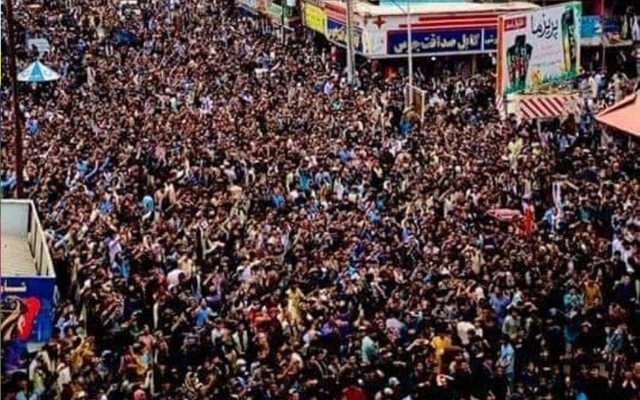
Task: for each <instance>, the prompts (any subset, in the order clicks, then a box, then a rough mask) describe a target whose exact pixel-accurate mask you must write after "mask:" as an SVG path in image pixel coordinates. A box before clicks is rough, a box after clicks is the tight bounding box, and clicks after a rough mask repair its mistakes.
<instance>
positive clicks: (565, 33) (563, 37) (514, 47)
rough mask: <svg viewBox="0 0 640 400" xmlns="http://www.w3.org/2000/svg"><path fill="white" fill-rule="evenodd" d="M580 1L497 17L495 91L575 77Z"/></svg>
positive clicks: (500, 92) (506, 91)
mask: <svg viewBox="0 0 640 400" xmlns="http://www.w3.org/2000/svg"><path fill="white" fill-rule="evenodd" d="M581 18H582V4H581V3H578V2H571V3H565V4H559V5H556V6H552V7H546V8H541V9H539V10H535V11H529V12H526V13H520V14H516V15H508V16H500V17H499V19H498V57H497V58H498V59H497V68H498V71H497V74H496V76H497V87H496V90H497V94H498V95H499V96H504V95H506V94H511V93H519V92H523V91H525V90H529V89H534V88H536V87H539V86H540V85H546V84H552V83H559V82H564V81H567V80H570V79H573V78H575V77H576V76H577V75H578V73H579V70H580V29H581Z"/></svg>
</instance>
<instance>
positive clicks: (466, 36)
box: [387, 28, 497, 56]
mask: <svg viewBox="0 0 640 400" xmlns="http://www.w3.org/2000/svg"><path fill="white" fill-rule="evenodd" d="M407 36H408V35H407V32H406V31H396V32H394V31H390V32H388V34H387V54H389V55H400V54H407V53H408V51H409V43H408V41H407V40H408V39H407ZM411 41H412V42H413V43H412V44H413V47H412V53H413V54H415V55H416V56H431V55H438V54H445V53H446V54H475V53H481V52H485V51H486V52H489V51H495V49H496V45H497V41H496V30H495V29H482V28H478V29H459V30H442V31H434V30H428V31H420V30H414V31H412V32H411Z"/></svg>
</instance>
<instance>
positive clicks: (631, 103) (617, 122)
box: [596, 93, 640, 137]
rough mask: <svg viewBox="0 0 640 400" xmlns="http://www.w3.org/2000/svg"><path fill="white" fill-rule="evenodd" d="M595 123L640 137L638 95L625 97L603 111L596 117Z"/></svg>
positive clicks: (639, 102) (639, 99)
mask: <svg viewBox="0 0 640 400" xmlns="http://www.w3.org/2000/svg"><path fill="white" fill-rule="evenodd" d="M596 121H598V122H600V123H601V124H604V125H607V126H610V127H612V128H614V129H617V130H620V131H623V132H627V133H629V134H631V135H633V136H637V137H640V97H638V93H635V94H632V95H631V96H627V97H626V98H624V99H623V100H621V101H620V102H618V103H616V104H614V105H613V106H611V107H609V108H607V109H605V110H603V111H602V112H600V113H599V114H598V115H597V116H596Z"/></svg>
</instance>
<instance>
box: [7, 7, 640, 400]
mask: <svg viewBox="0 0 640 400" xmlns="http://www.w3.org/2000/svg"><path fill="white" fill-rule="evenodd" d="M36 3H37V4H38V5H39V6H40V7H41V8H40V9H37V8H31V11H29V12H28V13H27V14H26V15H29V16H30V18H27V17H25V18H24V20H21V21H20V23H21V24H23V25H24V33H25V34H26V35H28V36H34V35H45V36H46V37H47V38H48V39H49V41H50V43H51V45H52V46H51V50H50V52H49V53H48V54H43V55H41V56H40V57H41V59H42V60H43V62H45V63H46V64H48V65H50V66H52V67H54V68H56V69H57V70H59V71H60V72H61V74H62V79H61V80H60V82H58V83H56V84H52V85H49V86H42V87H36V88H25V92H24V93H22V97H21V110H22V112H23V113H24V116H23V121H31V122H29V124H28V125H26V126H25V142H26V143H25V144H26V145H25V157H24V159H25V168H24V171H15V170H14V169H13V167H12V166H13V165H14V164H13V162H14V159H15V154H14V153H13V150H12V147H10V146H7V145H6V144H7V143H11V142H12V140H13V138H12V133H11V132H10V131H6V130H5V132H4V133H3V138H2V139H3V146H2V160H3V163H2V183H3V185H2V188H3V191H4V195H5V196H13V195H14V194H15V177H16V174H17V173H22V174H23V175H24V177H25V186H26V192H27V195H28V196H29V197H30V198H31V199H33V200H34V201H35V203H36V205H37V207H38V210H39V212H40V213H41V219H42V221H43V224H44V225H45V229H46V232H47V235H48V237H49V243H50V245H51V250H52V253H53V257H54V260H55V264H56V271H57V273H58V279H59V286H60V290H61V294H62V297H63V301H62V302H61V304H60V306H59V312H58V314H57V321H56V325H57V327H58V329H57V331H56V334H55V335H54V337H53V338H52V340H51V341H50V342H49V343H48V344H47V345H46V346H45V347H44V348H43V349H42V350H41V351H40V352H39V353H38V355H37V356H36V359H37V360H40V361H38V363H40V364H38V365H39V366H40V370H42V371H43V374H44V377H43V378H41V379H40V382H42V384H40V383H39V384H38V385H34V383H33V382H29V383H28V384H25V382H26V381H25V379H24V377H22V376H20V377H19V378H15V379H13V380H11V379H10V377H8V376H7V377H6V379H7V380H9V381H10V382H9V383H7V386H6V388H7V390H9V391H10V393H8V394H7V392H5V390H4V387H3V396H5V395H6V396H10V395H11V393H13V395H14V396H16V395H18V396H23V397H24V398H54V399H55V398H59V399H64V400H67V399H80V398H86V399H136V400H138V399H152V398H154V399H224V400H226V399H256V400H258V399H318V398H321V397H322V398H327V399H329V398H330V399H339V398H345V399H423V398H426V399H471V398H473V399H481V400H485V399H497V400H506V399H508V398H513V399H547V398H549V399H560V398H567V399H569V398H573V397H574V396H576V395H580V396H587V398H589V399H590V400H594V399H599V398H601V396H605V395H606V396H608V395H613V394H619V395H620V396H626V397H624V398H629V399H631V398H637V394H638V392H637V389H636V388H637V387H638V383H639V378H640V373H639V370H638V368H637V367H636V368H635V369H634V368H633V365H634V363H636V362H638V361H640V360H639V354H638V348H639V347H638V342H637V339H636V333H637V331H638V325H637V321H638V319H637V315H636V313H637V311H638V300H639V297H638V277H637V272H638V268H640V266H639V265H638V261H639V255H638V252H637V244H638V227H639V225H640V213H639V212H640V206H639V204H638V197H639V194H640V187H639V186H638V181H637V171H638V166H637V160H638V157H637V151H635V150H634V147H633V146H628V147H626V148H624V147H621V146H618V145H617V144H616V143H605V144H604V145H602V144H601V143H600V142H601V141H600V140H598V134H599V131H598V129H599V128H597V127H593V126H591V125H590V126H589V129H582V128H581V130H580V131H579V132H578V131H577V129H578V128H577V125H576V124H560V123H559V121H556V122H554V123H552V124H548V125H543V127H542V128H543V129H542V131H538V130H537V128H536V127H534V126H533V125H531V124H528V123H526V122H524V123H519V122H517V121H514V120H511V119H509V120H506V121H500V120H499V119H498V113H497V112H496V110H495V109H493V108H492V106H491V104H492V103H493V102H492V98H491V93H493V87H492V83H491V82H490V81H489V80H486V79H484V78H476V79H467V80H463V79H461V78H442V79H441V78H438V79H435V78H434V79H432V80H430V81H428V80H423V82H422V83H421V85H422V87H423V88H424V89H425V90H427V91H428V93H429V100H430V101H429V109H428V112H427V113H426V116H425V119H424V121H423V123H419V121H418V119H415V118H413V119H412V118H409V117H407V115H408V114H410V113H406V114H404V116H403V113H402V112H401V111H399V110H401V105H402V103H401V101H402V93H403V90H402V88H403V81H402V78H391V79H388V80H385V79H383V78H382V76H380V74H378V73H376V72H375V71H372V70H371V69H370V68H368V67H367V66H365V67H363V68H361V69H359V70H358V77H357V80H356V83H355V85H353V86H350V85H348V84H347V83H346V81H345V79H344V77H345V74H344V73H343V71H342V69H341V68H339V67H337V66H336V65H334V64H332V63H331V62H330V61H329V60H327V59H326V57H325V56H323V54H322V53H318V52H316V51H315V50H314V48H313V46H311V45H309V43H307V42H306V41H305V40H304V38H301V37H298V36H296V35H290V36H289V38H288V40H287V43H286V45H285V44H283V43H282V41H281V40H280V39H278V38H277V37H274V36H273V35H272V34H270V33H269V31H270V29H267V27H265V25H264V24H263V23H262V22H258V21H256V20H252V19H248V18H245V17H241V16H239V15H237V14H236V12H235V11H234V10H232V9H231V8H228V6H227V5H226V4H223V3H222V2H209V1H207V2H205V1H190V2H174V1H172V2H143V1H141V2H140V10H139V12H138V13H127V12H124V11H122V10H120V9H119V8H118V7H116V6H114V5H112V4H107V3H104V2H95V1H88V0H77V1H74V2H71V3H70V4H69V3H66V2H61V1H47V2H36ZM25 10H26V9H25ZM33 10H37V11H33ZM19 57H20V60H19V61H20V63H21V65H25V64H26V63H28V62H29V61H32V59H33V58H32V54H31V53H30V52H28V51H26V50H25V51H24V52H22V53H20V54H19ZM6 82H7V80H6V79H4V80H3V83H6ZM457 86H460V87H462V88H463V89H464V90H455V88H456V87H457ZM8 98H9V96H7V95H4V96H3V101H4V102H3V107H2V110H3V121H2V122H3V124H4V125H5V126H11V124H12V123H13V120H12V119H13V118H15V116H13V115H11V113H10V112H9V111H8V110H9V107H8ZM597 101H601V100H597ZM597 106H598V104H597V103H595V104H594V105H593V107H597ZM592 111H596V110H592ZM408 120H410V121H408ZM406 121H408V122H410V123H409V124H408V125H407V123H406ZM583 126H586V125H585V124H583ZM28 127H30V128H29V129H28ZM35 127H37V128H35ZM401 127H402V129H401ZM27 130H28V131H29V132H30V133H29V134H27ZM567 138H574V139H571V140H569V139H567ZM575 138H578V140H575ZM496 210H510V212H512V215H516V217H514V218H508V219H505V218H502V217H500V216H501V215H503V214H501V213H500V212H496ZM521 210H528V211H526V213H525V212H521ZM525 214H526V215H530V216H531V217H530V218H529V217H527V218H524V217H518V215H525ZM594 285H595V287H597V289H596V288H594ZM460 327H463V328H464V329H459V328H460ZM3 340H4V338H3ZM42 360H46V363H45V362H43V361H42ZM34 362H36V361H34ZM605 373H606V374H607V375H608V379H606V378H605V380H604V381H603V380H602V376H603V374H605ZM4 376H5V374H3V377H4ZM36 386H37V388H36ZM43 386H44V387H46V389H45V390H44V391H43V389H42V387H43ZM36 389H37V390H36ZM634 390H635V392H634ZM634 393H635V396H636V397H633V396H634ZM594 396H595V397H594ZM629 396H631V397H629ZM8 398H12V397H8Z"/></svg>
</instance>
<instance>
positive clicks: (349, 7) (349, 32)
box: [347, 0, 355, 85]
mask: <svg viewBox="0 0 640 400" xmlns="http://www.w3.org/2000/svg"><path fill="white" fill-rule="evenodd" d="M352 1H353V0H347V81H348V82H349V85H351V84H352V83H353V79H354V76H355V72H354V69H355V66H354V59H353V19H352V13H353V9H352V6H353V4H352Z"/></svg>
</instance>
